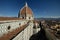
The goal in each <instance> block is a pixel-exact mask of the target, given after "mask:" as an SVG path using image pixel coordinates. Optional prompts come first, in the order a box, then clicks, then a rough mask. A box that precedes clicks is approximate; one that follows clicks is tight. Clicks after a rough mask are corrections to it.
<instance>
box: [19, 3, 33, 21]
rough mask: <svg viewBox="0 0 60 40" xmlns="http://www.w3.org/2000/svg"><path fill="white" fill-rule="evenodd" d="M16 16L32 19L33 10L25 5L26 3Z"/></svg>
mask: <svg viewBox="0 0 60 40" xmlns="http://www.w3.org/2000/svg"><path fill="white" fill-rule="evenodd" d="M18 18H23V19H27V20H33V12H32V10H31V8H30V7H29V6H28V5H27V3H26V4H25V6H24V7H23V8H21V10H20V11H19V14H18Z"/></svg>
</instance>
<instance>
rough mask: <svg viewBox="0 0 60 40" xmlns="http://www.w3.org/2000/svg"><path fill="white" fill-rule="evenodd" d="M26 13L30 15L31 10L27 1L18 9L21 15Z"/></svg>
mask: <svg viewBox="0 0 60 40" xmlns="http://www.w3.org/2000/svg"><path fill="white" fill-rule="evenodd" d="M26 13H27V14H31V15H32V10H31V9H30V8H29V7H28V5H27V3H26V4H25V6H24V7H23V8H22V9H21V11H20V14H22V15H24V14H26Z"/></svg>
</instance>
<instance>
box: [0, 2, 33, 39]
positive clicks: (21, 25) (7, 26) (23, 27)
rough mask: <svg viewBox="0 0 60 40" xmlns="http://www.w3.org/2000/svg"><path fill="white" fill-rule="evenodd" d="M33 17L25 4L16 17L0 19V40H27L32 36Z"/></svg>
mask: <svg viewBox="0 0 60 40" xmlns="http://www.w3.org/2000/svg"><path fill="white" fill-rule="evenodd" d="M33 20H34V16H33V12H32V10H31V8H30V7H29V6H28V5H27V3H25V5H24V7H23V8H21V10H19V13H18V17H0V40H29V38H30V37H31V36H32V35H33V26H34V22H33Z"/></svg>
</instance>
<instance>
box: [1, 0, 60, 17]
mask: <svg viewBox="0 0 60 40" xmlns="http://www.w3.org/2000/svg"><path fill="white" fill-rule="evenodd" d="M25 2H27V4H28V6H29V7H30V8H31V9H32V11H33V14H34V17H36V18H39V17H60V0H0V16H8V17H17V16H18V12H19V10H20V9H21V8H22V7H23V6H24V5H25Z"/></svg>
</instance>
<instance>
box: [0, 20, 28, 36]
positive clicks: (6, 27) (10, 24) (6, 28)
mask: <svg viewBox="0 0 60 40" xmlns="http://www.w3.org/2000/svg"><path fill="white" fill-rule="evenodd" d="M27 22H28V21H26V20H9V21H0V37H1V36H3V35H4V34H7V33H8V32H10V31H13V30H15V29H16V28H18V27H20V26H22V25H24V24H26V23H27Z"/></svg>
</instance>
